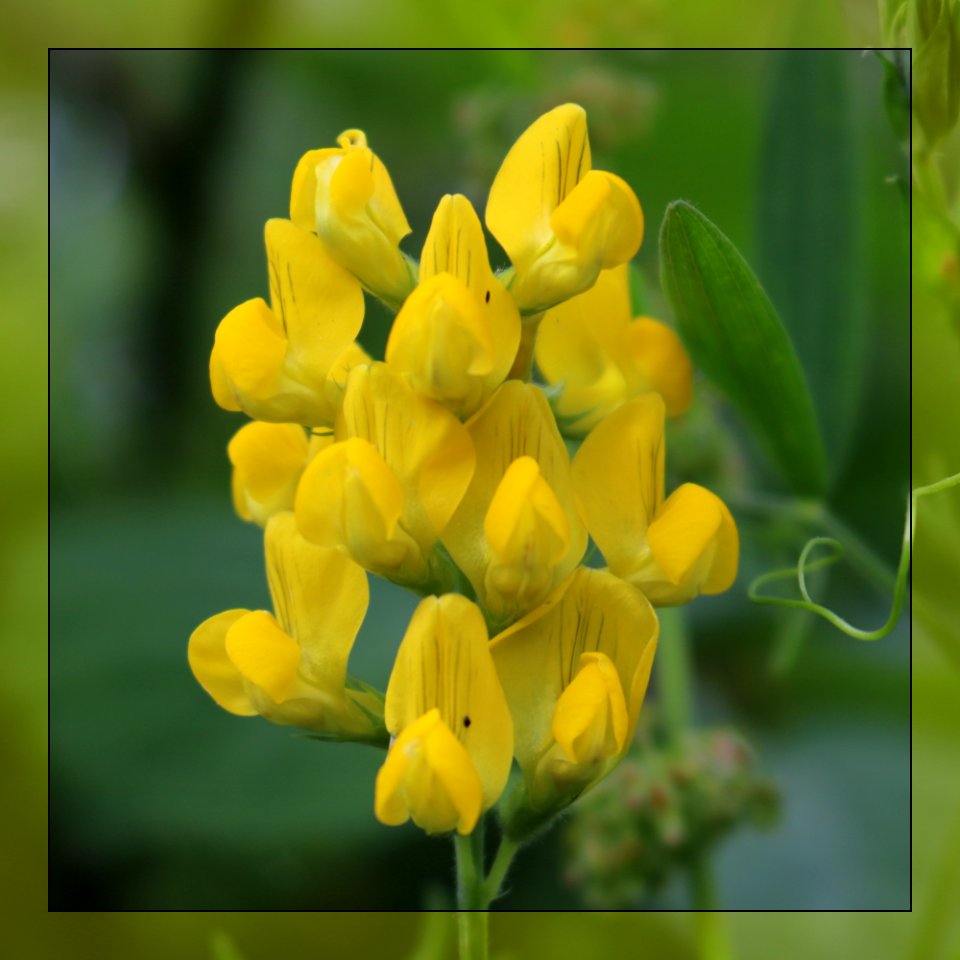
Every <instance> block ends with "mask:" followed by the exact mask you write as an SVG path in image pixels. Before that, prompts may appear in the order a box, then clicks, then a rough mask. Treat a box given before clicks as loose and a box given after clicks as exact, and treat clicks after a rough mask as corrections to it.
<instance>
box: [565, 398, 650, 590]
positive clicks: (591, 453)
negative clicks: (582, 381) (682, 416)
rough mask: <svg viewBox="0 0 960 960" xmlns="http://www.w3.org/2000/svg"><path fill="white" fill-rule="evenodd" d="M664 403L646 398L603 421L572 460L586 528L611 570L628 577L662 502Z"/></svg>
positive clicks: (620, 409) (574, 480) (628, 404)
mask: <svg viewBox="0 0 960 960" xmlns="http://www.w3.org/2000/svg"><path fill="white" fill-rule="evenodd" d="M663 422H664V408H663V400H661V399H660V397H659V396H658V395H657V394H647V395H646V396H643V397H640V398H638V399H637V400H631V401H630V402H629V403H625V404H624V405H623V406H622V407H620V408H619V409H618V410H615V411H614V412H613V413H611V414H610V415H609V416H607V417H605V418H604V419H603V420H602V421H601V422H600V423H599V424H598V425H597V426H596V427H595V428H594V429H593V431H592V432H591V433H590V435H589V436H588V437H587V438H586V440H584V441H583V444H582V445H581V447H580V449H579V450H578V451H577V455H576V456H575V457H574V460H573V483H574V487H575V489H576V492H577V499H578V502H579V504H580V509H581V511H582V513H583V517H584V519H585V520H586V523H587V528H588V529H589V531H590V534H591V536H592V537H593V539H594V540H595V541H596V543H597V546H598V547H599V548H600V550H601V552H602V553H603V556H604V559H605V560H606V561H607V564H608V565H609V567H610V569H611V570H612V571H613V572H614V573H615V574H617V575H618V576H627V575H628V574H629V573H630V572H631V571H632V570H633V569H634V566H635V564H636V563H637V554H638V551H639V549H640V547H641V545H642V543H643V540H644V537H645V535H646V532H647V528H648V526H649V525H650V523H651V522H652V521H653V518H654V516H655V515H656V512H657V510H658V509H659V507H660V504H661V502H662V500H663V468H664V438H663Z"/></svg>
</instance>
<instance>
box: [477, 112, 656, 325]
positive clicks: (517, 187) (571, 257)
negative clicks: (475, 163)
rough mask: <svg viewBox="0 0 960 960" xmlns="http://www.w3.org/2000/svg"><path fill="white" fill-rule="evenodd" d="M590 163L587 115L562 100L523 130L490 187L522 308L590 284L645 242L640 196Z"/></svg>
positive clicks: (497, 230) (491, 217) (538, 308)
mask: <svg viewBox="0 0 960 960" xmlns="http://www.w3.org/2000/svg"><path fill="white" fill-rule="evenodd" d="M590 162H591V158H590V143H589V139H588V137H587V118H586V114H585V113H584V110H583V108H582V107H579V106H577V105H576V104H572V103H568V104H564V105H563V106H560V107H557V108H556V109H554V110H551V111H550V112H549V113H546V114H544V115H543V116H542V117H540V118H539V119H538V120H536V121H535V122H534V123H533V124H532V125H531V126H530V127H529V128H528V129H527V130H526V131H525V132H524V133H523V134H522V135H521V136H520V138H519V139H518V140H517V142H516V143H515V144H514V145H513V147H511V149H510V152H509V153H508V154H507V157H506V159H505V160H504V161H503V165H502V166H501V167H500V171H499V172H498V173H497V176H496V178H495V180H494V182H493V185H492V186H491V188H490V197H489V200H488V202H487V210H486V221H487V226H488V227H489V228H490V232H491V233H492V234H493V235H494V236H495V237H496V238H497V240H498V241H499V242H500V244H501V245H502V246H503V248H504V250H506V251H507V253H508V254H509V256H510V259H511V261H512V262H513V265H514V268H515V274H514V277H513V280H512V283H511V285H510V292H511V294H512V295H513V297H514V299H515V300H516V302H517V304H518V306H519V307H520V310H521V312H522V313H524V314H536V313H540V312H542V311H543V310H546V309H548V308H549V307H552V306H554V304H557V303H560V302H562V301H564V300H567V299H569V298H570V297H572V296H575V295H576V294H578V293H581V292H583V291H584V290H587V289H588V288H589V287H591V286H592V285H593V283H594V282H595V281H596V279H597V276H598V274H599V273H600V271H601V270H607V269H610V268H611V267H616V266H619V265H620V264H622V263H626V262H627V261H628V260H630V259H631V258H632V257H633V256H634V254H635V253H636V252H637V250H638V249H639V248H640V243H641V241H642V240H643V212H642V211H641V209H640V203H639V201H638V200H637V197H636V195H635V194H634V192H633V190H632V189H631V188H630V186H629V185H628V184H627V183H625V182H624V181H623V180H621V179H620V177H617V176H614V175H613V174H611V173H606V172H603V171H599V170H591V169H590Z"/></svg>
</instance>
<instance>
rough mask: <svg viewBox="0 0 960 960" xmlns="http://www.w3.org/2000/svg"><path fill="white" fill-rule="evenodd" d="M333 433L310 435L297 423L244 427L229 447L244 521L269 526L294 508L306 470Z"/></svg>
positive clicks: (239, 512)
mask: <svg viewBox="0 0 960 960" xmlns="http://www.w3.org/2000/svg"><path fill="white" fill-rule="evenodd" d="M331 443H333V435H332V434H329V433H328V434H318V435H314V436H311V437H310V439H309V440H308V439H307V433H306V431H305V430H304V429H303V427H301V426H300V425H299V424H296V423H260V422H259V421H254V422H253V423H248V424H246V425H245V426H242V427H241V428H240V429H239V430H238V431H237V432H236V433H235V434H234V435H233V437H232V438H231V440H230V442H229V443H228V444H227V456H228V457H229V458H230V463H231V465H232V467H233V475H232V480H231V491H232V493H233V506H234V508H235V509H236V511H237V515H238V516H239V517H240V519H241V520H247V521H250V522H252V523H257V524H259V525H260V526H261V527H264V526H266V524H267V521H268V520H269V519H270V518H271V517H272V516H273V515H274V514H275V513H280V512H281V511H283V510H292V509H293V498H294V496H295V494H296V492H297V484H298V483H299V482H300V475H301V474H302V473H303V470H304V467H306V465H307V463H308V462H309V461H310V460H311V459H312V458H313V457H314V456H316V454H317V453H318V452H319V451H320V450H322V449H323V448H324V447H326V446H328V445H329V444H331Z"/></svg>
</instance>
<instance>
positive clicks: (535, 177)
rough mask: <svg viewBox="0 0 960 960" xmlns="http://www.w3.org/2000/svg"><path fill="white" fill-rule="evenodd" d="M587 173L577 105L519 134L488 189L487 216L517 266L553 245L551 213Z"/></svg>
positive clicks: (586, 151) (586, 150) (546, 116)
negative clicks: (548, 244) (548, 245)
mask: <svg viewBox="0 0 960 960" xmlns="http://www.w3.org/2000/svg"><path fill="white" fill-rule="evenodd" d="M589 169H590V142H589V139H588V137H587V115H586V113H585V111H584V109H583V107H580V106H578V105H577V104H574V103H567V104H563V105H562V106H559V107H556V108H555V109H553V110H551V111H549V112H548V113H545V114H544V115H543V116H542V117H540V118H539V119H538V120H536V121H535V122H534V123H533V124H531V125H530V126H529V127H528V128H527V129H526V130H525V131H524V132H523V133H522V134H521V135H520V137H519V139H518V140H517V142H516V143H515V144H514V145H513V146H512V147H511V148H510V151H509V153H508V154H507V156H506V159H505V160H504V161H503V165H502V166H501V167H500V170H499V172H498V173H497V176H496V178H495V179H494V181H493V185H492V186H491V187H490V197H489V199H488V201H487V209H486V215H485V216H486V221H487V227H488V228H489V229H490V232H491V233H492V234H493V235H494V236H495V237H496V238H497V240H498V241H499V242H500V245H501V246H502V247H503V249H504V250H506V251H507V254H508V255H509V257H510V259H511V260H512V261H513V263H514V264H515V265H517V266H518V267H520V266H521V265H523V264H525V263H527V262H528V261H530V260H532V259H533V258H534V257H535V256H536V255H537V254H538V253H539V251H540V250H541V248H542V247H543V246H544V245H545V244H547V243H548V242H549V241H550V239H551V236H552V228H551V226H550V216H551V214H552V213H553V211H554V210H555V209H556V208H557V207H558V206H559V205H560V204H561V203H562V202H563V200H565V199H566V197H567V196H568V195H569V193H570V192H571V191H572V190H573V189H574V187H576V185H577V184H578V183H579V182H580V180H581V178H582V177H583V176H584V175H585V174H586V172H587V171H588V170H589Z"/></svg>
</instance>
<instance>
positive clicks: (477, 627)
mask: <svg viewBox="0 0 960 960" xmlns="http://www.w3.org/2000/svg"><path fill="white" fill-rule="evenodd" d="M434 708H436V709H437V710H438V711H439V717H440V719H441V720H442V721H443V723H444V724H445V725H446V727H447V728H449V730H451V731H452V732H453V734H454V735H455V737H456V739H457V740H458V741H459V742H460V743H461V744H462V745H463V747H464V749H465V750H466V753H467V755H468V756H469V758H470V762H471V763H472V765H473V767H474V768H475V770H476V773H477V776H478V777H479V778H480V781H481V783H482V785H483V809H484V810H486V809H488V808H489V807H491V806H492V805H493V804H494V803H495V802H496V801H497V799H498V798H499V796H500V794H501V793H502V792H503V788H504V786H505V784H506V782H507V776H508V775H509V772H510V760H511V756H512V752H513V725H512V722H511V719H510V711H509V710H508V709H507V703H506V700H505V698H504V694H503V689H502V688H501V686H500V682H499V680H498V679H497V674H496V671H495V669H494V665H493V660H492V659H491V656H490V647H489V643H488V639H487V628H486V624H485V623H484V620H483V616H482V614H481V613H480V610H479V609H478V608H477V606H476V605H475V604H473V603H471V602H470V601H469V600H467V599H466V598H465V597H462V596H460V595H458V594H446V595H444V596H442V597H439V598H438V597H427V598H425V599H424V600H423V601H421V603H420V605H419V606H418V607H417V609H416V611H415V612H414V615H413V617H412V618H411V620H410V625H409V627H408V628H407V632H406V634H405V635H404V638H403V642H402V643H401V644H400V649H399V650H398V651H397V657H396V662H395V663H394V667H393V673H392V674H391V676H390V683H389V686H388V687H387V698H386V708H385V709H386V713H385V717H386V723H387V729H388V730H390V732H391V733H394V734H402V732H403V731H404V730H406V729H407V728H408V727H409V726H410V725H411V724H412V723H414V721H416V720H417V718H419V717H421V716H422V715H423V714H425V713H427V712H428V711H430V710H432V709H434Z"/></svg>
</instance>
